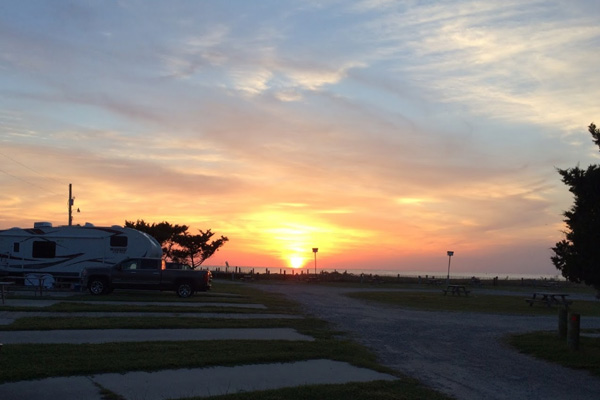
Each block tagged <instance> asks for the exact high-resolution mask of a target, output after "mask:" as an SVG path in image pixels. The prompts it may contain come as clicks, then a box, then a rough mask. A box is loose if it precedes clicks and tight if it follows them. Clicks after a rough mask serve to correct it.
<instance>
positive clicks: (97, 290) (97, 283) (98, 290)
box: [88, 278, 109, 295]
mask: <svg viewBox="0 0 600 400" xmlns="http://www.w3.org/2000/svg"><path fill="white" fill-rule="evenodd" d="M88 289H89V291H90V293H91V294H94V295H99V294H105V293H107V292H108V290H109V289H108V285H107V284H106V280H105V279H102V278H94V279H92V280H91V281H90V283H89V284H88Z"/></svg>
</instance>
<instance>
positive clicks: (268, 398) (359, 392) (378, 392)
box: [186, 379, 448, 400]
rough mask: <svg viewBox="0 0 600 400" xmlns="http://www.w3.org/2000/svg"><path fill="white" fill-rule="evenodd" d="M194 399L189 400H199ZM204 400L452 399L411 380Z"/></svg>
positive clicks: (251, 393) (280, 391)
mask: <svg viewBox="0 0 600 400" xmlns="http://www.w3.org/2000/svg"><path fill="white" fill-rule="evenodd" d="M196 399H198V400H199V399H200V398H190V399H186V400H196ZM202 399H203V400H284V399H285V400H306V399H328V400H347V399H361V400H390V399H394V400H410V399H429V400H442V399H448V397H446V396H444V395H441V394H439V393H435V392H431V391H430V390H428V389H426V388H424V387H423V386H421V385H419V384H418V383H417V382H416V381H413V380H410V379H399V380H397V381H375V382H367V383H346V384H343V385H312V386H300V387H294V388H286V389H279V390H264V391H257V392H249V393H238V394H229V395H223V396H212V397H202Z"/></svg>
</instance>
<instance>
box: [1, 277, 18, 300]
mask: <svg viewBox="0 0 600 400" xmlns="http://www.w3.org/2000/svg"><path fill="white" fill-rule="evenodd" d="M14 284H15V283H14V282H9V281H0V293H1V294H0V296H1V297H2V304H4V296H5V295H4V287H5V286H10V285H14Z"/></svg>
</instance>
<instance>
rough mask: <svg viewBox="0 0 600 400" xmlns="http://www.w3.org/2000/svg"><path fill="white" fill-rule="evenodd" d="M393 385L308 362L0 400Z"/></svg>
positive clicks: (117, 377) (130, 377) (20, 385)
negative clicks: (105, 392)
mask: <svg viewBox="0 0 600 400" xmlns="http://www.w3.org/2000/svg"><path fill="white" fill-rule="evenodd" d="M395 379H397V378H396V377H395V376H392V375H389V374H383V373H380V372H376V371H372V370H369V369H365V368H359V367H355V366H353V365H350V364H348V363H344V362H339V361H331V360H309V361H299V362H294V363H284V364H281V363H277V364H258V365H242V366H235V367H213V368H195V369H176V370H165V371H157V372H128V373H125V374H113V373H111V374H100V375H95V376H91V377H89V378H88V377H66V378H63V377H61V378H47V379H42V380H38V381H22V382H16V383H5V384H2V385H0V398H1V399H3V400H16V399H28V400H45V399H61V400H80V399H88V400H100V399H102V397H101V395H100V389H99V388H98V387H96V386H95V385H94V383H96V384H99V385H100V386H101V387H103V388H105V389H108V390H109V391H111V392H114V393H116V394H118V395H120V396H122V397H123V398H125V399H127V400H162V399H178V398H185V397H192V396H198V397H206V396H216V395H222V394H229V393H239V392H248V391H256V390H268V389H279V388H284V387H294V386H302V385H313V384H339V383H348V382H369V381H376V380H388V381H389V380H395Z"/></svg>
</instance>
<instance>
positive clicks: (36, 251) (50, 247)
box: [32, 241, 56, 258]
mask: <svg viewBox="0 0 600 400" xmlns="http://www.w3.org/2000/svg"><path fill="white" fill-rule="evenodd" d="M32 256H33V258H54V257H56V242H39V241H38V242H33V252H32Z"/></svg>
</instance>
